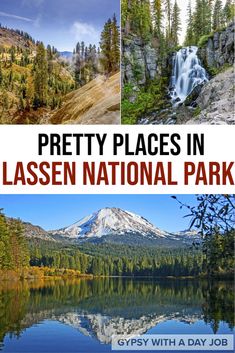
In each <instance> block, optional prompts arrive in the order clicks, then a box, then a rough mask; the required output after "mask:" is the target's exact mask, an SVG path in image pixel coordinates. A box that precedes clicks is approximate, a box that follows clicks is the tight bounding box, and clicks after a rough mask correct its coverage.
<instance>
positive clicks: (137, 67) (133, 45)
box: [122, 35, 158, 85]
mask: <svg viewBox="0 0 235 353" xmlns="http://www.w3.org/2000/svg"><path fill="white" fill-rule="evenodd" d="M157 56H158V55H157V48H156V47H155V45H154V43H151V42H149V43H144V41H143V40H142V39H140V38H138V37H136V36H134V35H129V36H128V37H125V38H123V43H122V82H123V83H131V84H132V85H145V84H146V83H147V81H148V80H149V79H150V80H152V79H154V78H155V77H156V75H157V73H158V65H157Z"/></svg>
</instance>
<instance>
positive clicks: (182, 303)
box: [0, 279, 234, 353]
mask: <svg viewBox="0 0 235 353" xmlns="http://www.w3.org/2000/svg"><path fill="white" fill-rule="evenodd" d="M233 303H234V295H233V284H232V283H230V282H217V283H214V284H210V285H209V284H208V283H207V282H198V281H188V280H187V281H186V280H180V281H175V280H164V281H163V280H161V281H153V280H131V279H124V280H122V279H96V280H76V281H75V280H74V281H62V280H60V281H50V282H46V283H45V282H36V283H24V284H23V283H18V284H14V285H13V284H12V285H11V284H4V285H0V351H3V352H14V353H16V352H22V353H28V352H30V353H32V352H33V353H49V352H56V353H62V352H63V353H65V352H67V353H70V352H71V353H72V352H80V353H81V352H110V351H111V347H110V341H111V336H112V335H114V334H125V333H128V334H132V333H133V334H143V333H156V334H157V333H161V334H162V333H166V334H169V333H175V334H186V333H189V334H195V333H204V334H206V333H232V332H233V327H234V314H233V313H234V308H233Z"/></svg>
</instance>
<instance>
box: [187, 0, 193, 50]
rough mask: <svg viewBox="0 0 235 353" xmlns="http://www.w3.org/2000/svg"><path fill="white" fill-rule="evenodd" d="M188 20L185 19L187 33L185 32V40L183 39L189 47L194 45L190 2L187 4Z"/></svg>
mask: <svg viewBox="0 0 235 353" xmlns="http://www.w3.org/2000/svg"><path fill="white" fill-rule="evenodd" d="M187 12H188V16H187V17H188V18H187V31H186V38H185V45H186V46H188V45H189V46H190V45H193V44H195V43H194V33H193V13H192V4H191V0H189V3H188V9H187Z"/></svg>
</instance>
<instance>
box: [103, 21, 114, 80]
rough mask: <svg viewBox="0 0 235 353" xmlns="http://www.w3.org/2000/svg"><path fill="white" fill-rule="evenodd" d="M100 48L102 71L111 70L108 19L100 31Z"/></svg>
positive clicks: (110, 41) (110, 42)
mask: <svg viewBox="0 0 235 353" xmlns="http://www.w3.org/2000/svg"><path fill="white" fill-rule="evenodd" d="M100 49H101V52H102V57H101V63H102V66H103V69H104V73H107V74H109V73H111V72H112V54H111V49H112V21H111V19H109V20H108V21H107V22H106V23H105V25H104V29H103V31H102V33H101V41H100Z"/></svg>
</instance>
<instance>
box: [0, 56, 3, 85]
mask: <svg viewBox="0 0 235 353" xmlns="http://www.w3.org/2000/svg"><path fill="white" fill-rule="evenodd" d="M2 82H3V72H2V64H1V61H0V87H1V86H2Z"/></svg>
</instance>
